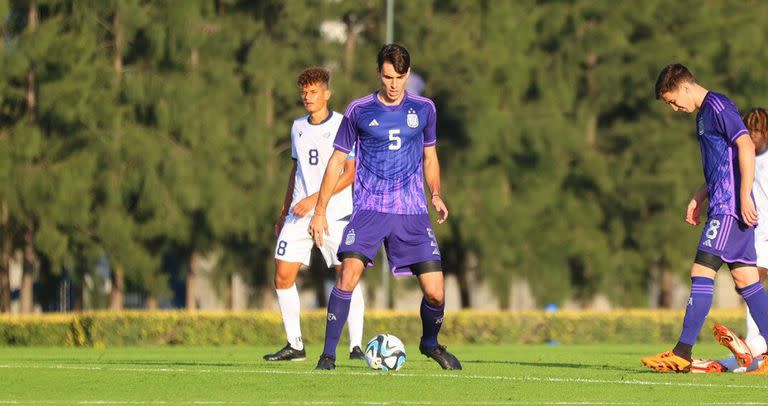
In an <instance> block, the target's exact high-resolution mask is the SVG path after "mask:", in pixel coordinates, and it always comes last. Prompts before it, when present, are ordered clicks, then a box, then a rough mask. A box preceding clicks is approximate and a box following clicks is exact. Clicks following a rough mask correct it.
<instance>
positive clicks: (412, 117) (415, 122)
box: [405, 109, 419, 128]
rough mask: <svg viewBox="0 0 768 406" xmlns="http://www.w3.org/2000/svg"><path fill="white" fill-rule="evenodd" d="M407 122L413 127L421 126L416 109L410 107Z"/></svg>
mask: <svg viewBox="0 0 768 406" xmlns="http://www.w3.org/2000/svg"><path fill="white" fill-rule="evenodd" d="M405 122H406V124H408V127H411V128H416V127H418V126H419V116H418V115H416V110H414V109H408V115H407V116H406V120H405Z"/></svg>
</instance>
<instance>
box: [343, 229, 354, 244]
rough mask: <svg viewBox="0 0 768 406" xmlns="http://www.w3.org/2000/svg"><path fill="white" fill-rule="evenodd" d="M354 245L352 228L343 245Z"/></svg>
mask: <svg viewBox="0 0 768 406" xmlns="http://www.w3.org/2000/svg"><path fill="white" fill-rule="evenodd" d="M354 243H355V229H354V228H353V229H351V230H349V232H348V233H347V239H346V240H344V244H347V245H352V244H354Z"/></svg>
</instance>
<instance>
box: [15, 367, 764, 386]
mask: <svg viewBox="0 0 768 406" xmlns="http://www.w3.org/2000/svg"><path fill="white" fill-rule="evenodd" d="M0 368H3V369H5V368H7V369H64V370H78V371H116V372H158V373H163V372H173V373H193V374H194V373H197V374H220V373H225V374H260V375H312V376H317V377H333V376H340V375H343V376H386V377H392V378H414V377H422V378H436V379H459V380H462V379H466V380H476V381H509V382H547V383H563V384H569V383H580V384H612V385H631V386H666V387H686V388H719V389H763V390H765V389H768V385H744V384H727V383H697V382H658V381H647V380H638V379H629V380H616V379H590V378H562V377H552V376H500V375H468V374H467V375H465V374H461V373H445V374H413V373H407V372H406V373H403V372H398V373H393V374H382V373H380V372H373V371H371V372H344V371H333V372H330V373H328V372H321V371H282V370H268V369H267V370H261V369H216V370H213V369H189V368H109V367H106V368H105V367H102V366H95V365H93V366H90V365H39V364H2V365H0Z"/></svg>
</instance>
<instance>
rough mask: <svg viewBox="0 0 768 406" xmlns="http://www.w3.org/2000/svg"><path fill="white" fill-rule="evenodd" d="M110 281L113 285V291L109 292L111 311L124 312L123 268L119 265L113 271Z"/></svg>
mask: <svg viewBox="0 0 768 406" xmlns="http://www.w3.org/2000/svg"><path fill="white" fill-rule="evenodd" d="M110 281H111V283H112V290H110V292H109V310H112V311H120V310H123V303H124V302H125V272H124V271H123V267H122V266H120V265H117V266H115V268H114V269H112V276H111V278H110Z"/></svg>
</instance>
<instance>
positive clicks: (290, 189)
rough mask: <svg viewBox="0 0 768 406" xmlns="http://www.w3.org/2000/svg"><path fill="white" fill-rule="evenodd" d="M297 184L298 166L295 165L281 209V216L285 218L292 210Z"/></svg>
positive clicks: (289, 177)
mask: <svg viewBox="0 0 768 406" xmlns="http://www.w3.org/2000/svg"><path fill="white" fill-rule="evenodd" d="M295 182H296V164H295V163H294V164H293V169H291V174H290V175H289V176H288V187H287V188H286V189H285V197H284V198H283V207H282V208H281V209H280V216H281V217H285V216H287V215H288V210H289V209H290V208H291V203H292V202H293V187H294V185H295Z"/></svg>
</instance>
